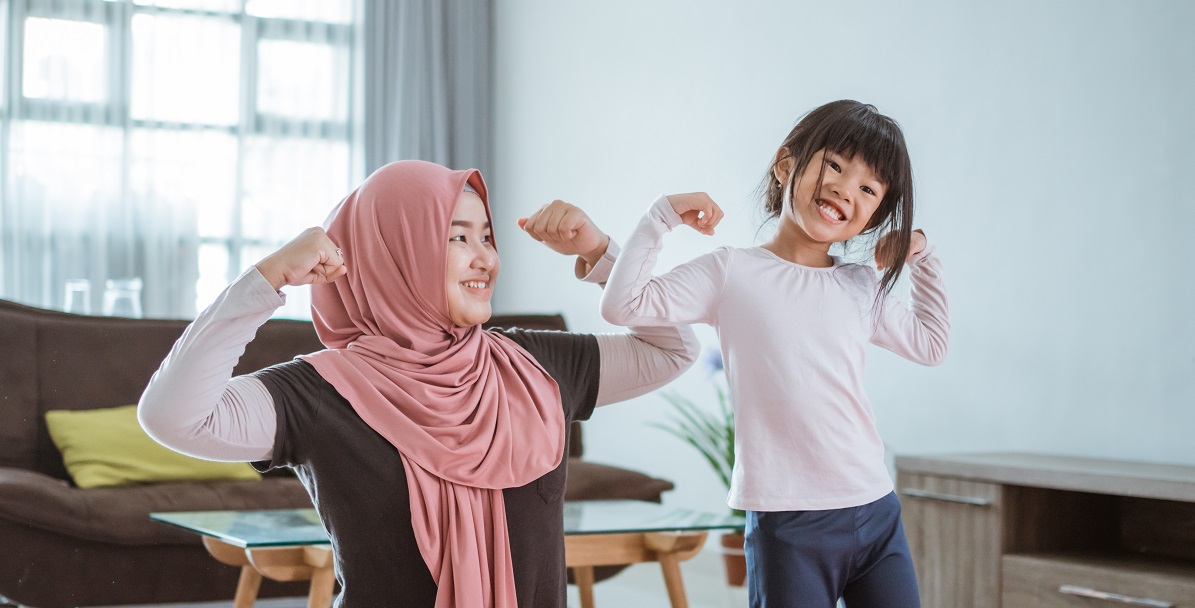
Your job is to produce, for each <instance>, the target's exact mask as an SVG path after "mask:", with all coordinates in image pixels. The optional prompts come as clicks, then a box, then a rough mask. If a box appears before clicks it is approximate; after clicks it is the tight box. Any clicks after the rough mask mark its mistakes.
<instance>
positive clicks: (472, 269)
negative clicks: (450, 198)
mask: <svg viewBox="0 0 1195 608" xmlns="http://www.w3.org/2000/svg"><path fill="white" fill-rule="evenodd" d="M498 267H499V261H498V251H497V250H496V249H494V241H493V237H492V233H491V226H490V218H489V216H488V215H487V214H486V210H485V203H483V202H482V201H481V197H479V196H477V194H475V193H473V192H462V193H461V195H460V197H459V198H458V199H457V202H456V210H455V211H453V213H452V223H451V225H450V226H449V228H448V252H447V260H445V264H444V289H445V293H446V295H447V298H448V317H449V318H450V319H452V323H453V324H454V325H456V326H457V327H472V326H473V325H478V324H481V323H484V322H486V321H488V320H489V319H490V316H491V315H492V314H493V311H492V310H491V309H490V298H492V297H493V295H494V280H495V279H497V278H498Z"/></svg>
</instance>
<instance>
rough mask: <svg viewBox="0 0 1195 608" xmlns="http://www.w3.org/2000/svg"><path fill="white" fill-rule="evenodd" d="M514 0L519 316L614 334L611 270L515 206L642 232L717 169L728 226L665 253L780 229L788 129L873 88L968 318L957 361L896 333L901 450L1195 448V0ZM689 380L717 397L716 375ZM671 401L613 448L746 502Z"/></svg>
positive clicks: (892, 437) (709, 496)
mask: <svg viewBox="0 0 1195 608" xmlns="http://www.w3.org/2000/svg"><path fill="white" fill-rule="evenodd" d="M495 6H496V8H495V19H496V31H495V55H494V81H495V83H496V100H495V106H494V121H495V124H496V129H497V130H496V133H495V137H496V139H495V142H496V143H495V146H496V147H495V150H494V152H495V154H494V157H495V165H494V171H493V174H492V175H490V176H489V183H490V185H491V189H492V193H493V200H494V209H495V213H496V215H497V218H498V221H499V229H498V237H499V245H500V246H501V251H502V255H503V260H504V262H505V272H504V273H503V276H502V278H501V280H500V282H499V288H498V295H497V306H498V308H499V310H502V311H507V312H513V311H546V312H555V311H562V312H563V313H564V314H565V315H566V318H567V319H568V321H569V323H570V325H571V327H572V328H573V329H575V330H578V331H586V332H599V331H613V330H614V329H615V328H611V327H610V326H608V325H607V324H605V323H604V321H602V319H601V318H600V317H599V316H598V314H597V300H598V297H599V296H598V294H597V292H596V288H594V287H590V286H586V285H582V284H578V283H575V282H572V281H571V280H569V278H568V277H571V261H570V260H565V259H563V258H561V257H559V256H555V255H554V254H552V253H551V252H549V251H547V250H546V249H544V248H542V246H540V245H538V244H536V243H534V242H532V241H531V240H530V239H526V238H525V237H523V236H521V235H520V234H518V233H517V231H516V230H515V229H514V228H513V226H514V220H515V218H516V217H518V216H520V215H525V214H527V213H528V212H530V211H532V210H534V209H535V208H537V207H538V206H539V205H542V204H544V203H546V202H548V201H550V200H552V199H553V198H562V199H564V200H568V201H570V202H574V203H576V204H579V205H581V206H582V207H583V208H585V209H586V210H588V211H589V212H590V214H591V215H592V216H593V217H594V218H595V219H596V220H597V221H598V223H599V225H601V226H602V227H603V228H604V229H605V230H606V231H608V232H610V233H611V234H613V235H614V236H615V237H616V238H620V239H625V237H626V235H627V234H628V233H629V231H630V230H631V229H632V227H633V226H634V224H635V222H636V221H637V219H638V217H639V215H640V213H641V211H642V210H643V209H644V208H645V207H646V205H647V204H648V203H649V202H650V201H651V199H652V198H653V197H654V196H655V195H656V194H658V193H661V192H687V191H693V190H705V191H708V192H710V193H711V194H712V195H713V196H714V198H715V199H716V200H718V201H720V202H721V203H722V205H723V207H724V208H725V209H727V212H728V217H727V220H726V222H725V223H724V224H723V226H722V227H721V228H720V229H719V233H718V235H717V236H716V237H714V238H712V239H710V238H703V237H699V236H697V235H695V234H693V233H689V232H686V233H683V234H682V233H679V232H678V233H676V234H674V235H672V236H671V237H670V239H669V240H668V241H667V244H666V246H667V248H666V250H665V256H664V259H663V260H662V262H663V265H662V267H661V269H663V268H664V267H668V266H671V265H674V264H676V263H679V262H681V261H684V260H687V259H689V258H691V257H694V256H696V255H698V254H700V253H703V252H705V251H708V250H709V249H711V248H713V247H715V246H716V245H721V244H734V245H750V244H754V243H756V242H757V238H756V237H757V235H756V229H757V228H758V226H759V218H760V214H759V213H758V211H757V207H758V203H757V201H756V200H755V198H754V197H753V195H752V191H753V189H754V187H755V186H756V183H757V180H758V179H759V178H760V176H761V175H762V173H763V171H764V170H765V168H766V164H767V161H768V159H769V157H770V156H771V154H772V153H773V152H774V150H775V148H776V147H777V146H778V145H779V142H780V140H781V138H782V137H783V136H784V135H785V134H786V133H787V132H788V130H789V129H790V128H791V127H792V125H793V124H794V121H795V120H796V119H797V117H798V116H799V115H800V114H802V113H804V112H805V111H807V110H809V109H811V108H813V107H815V106H817V105H820V104H821V103H824V102H826V101H830V100H833V99H840V98H854V99H859V100H862V101H866V102H869V103H873V104H875V105H876V106H878V108H879V109H880V111H882V112H884V113H887V114H889V115H891V116H893V117H894V118H896V119H897V120H898V121H899V122H900V123H901V124H902V125H903V127H904V129H905V133H906V136H907V138H908V141H909V144H910V148H911V152H912V155H913V166H914V173H915V176H916V179H917V188H918V189H917V196H918V199H917V200H918V203H919V209H918V213H917V224H918V225H919V226H921V227H923V228H925V229H926V231H927V232H928V233H929V235H930V236H931V237H932V238H933V239H934V240H935V241H936V242H937V243H938V244H939V246H940V252H941V255H942V257H943V258H944V261H945V264H946V270H947V272H948V275H947V280H948V286H949V288H950V296H951V306H952V319H953V323H954V330H953V336H952V344H951V353H950V356H949V358H948V360H947V362H946V363H945V364H943V365H942V366H941V367H937V368H922V367H919V366H917V365H915V364H912V363H909V362H907V361H904V360H902V359H899V358H897V357H896V356H894V355H892V354H890V353H887V352H885V351H881V350H879V349H875V350H874V351H873V353H872V356H871V359H870V361H869V363H870V369H869V370H868V377H869V380H868V387H869V390H870V393H871V396H872V399H873V403H874V408H875V411H876V415H877V418H878V420H879V425H880V430H881V431H882V433H883V434H884V436H885V438H886V440H887V442H888V444H889V446H890V447H891V449H892V450H893V451H895V452H896V453H931V452H947V451H972V450H1033V451H1041V452H1053V453H1068V454H1078V455H1090V456H1099V457H1110V458H1129V459H1141V460H1153V461H1165V462H1175V463H1187V464H1195V347H1193V346H1192V339H1193V338H1195V324H1193V322H1192V320H1191V314H1192V312H1193V311H1195V280H1193V279H1195V273H1193V272H1192V270H1191V267H1190V265H1189V264H1188V258H1189V257H1190V256H1191V254H1192V246H1191V245H1190V243H1191V239H1190V238H1188V233H1189V232H1190V231H1191V229H1192V223H1193V220H1195V152H1193V151H1192V140H1193V139H1195V115H1193V110H1195V36H1191V35H1190V31H1189V29H1188V28H1189V26H1190V24H1192V23H1195V3H1192V2H1188V1H1186V0H1170V1H1157V0H1133V1H1129V0H1054V1H1051V2H1038V1H1037V0H1018V1H1014V2H1001V3H993V2H984V3H979V2H956V1H948V0H917V1H915V2H907V3H905V2H901V3H895V2H885V1H878V0H867V1H860V2H853V3H850V4H849V5H844V4H842V3H835V2H787V1H780V0H777V1H774V2H735V3H729V2H714V1H710V0H704V1H696V2H695V1H691V0H650V1H647V0H603V1H601V2H555V1H550V0H503V1H502V2H498V3H496V4H495ZM902 292H903V288H902ZM699 332H700V334H699V335H701V337H702V338H703V340H704V341H706V343H707V344H711V345H712V344H713V343H714V336H713V333H712V331H711V330H710V329H709V328H706V327H703V328H700V329H699ZM671 389H674V390H682V391H684V392H685V393H687V394H690V395H692V396H697V397H700V398H704V397H705V396H706V395H708V394H709V393H708V387H707V385H706V384H705V380H704V378H703V376H702V375H701V374H700V373H699V372H690V373H689V374H688V375H687V376H685V377H684V378H682V379H681V380H680V381H679V382H677V383H675V384H674V385H673V386H672V387H671ZM667 412H668V408H667V406H666V404H665V403H664V402H663V401H662V400H661V399H660V398H659V397H658V396H656V395H652V396H648V397H643V398H640V399H637V400H634V401H633V402H630V403H626V404H620V405H614V406H611V407H609V408H606V409H604V410H601V411H599V412H598V413H597V415H596V416H595V417H594V419H593V421H592V422H590V423H589V425H588V430H587V433H588V434H587V447H586V449H587V453H588V455H589V456H590V457H591V458H593V459H595V460H600V461H605V462H610V463H615V464H620V465H625V466H629V467H635V468H638V469H641V470H645V471H649V472H651V473H654V474H657V475H660V476H663V477H666V478H670V479H673V480H675V481H676V482H677V486H678V488H677V490H676V492H674V493H672V496H671V497H669V499H668V500H669V502H672V503H674V504H690V505H697V506H701V507H706V508H712V509H716V508H719V507H720V505H722V500H723V492H722V491H721V489H720V488H718V486H717V482H716V481H715V480H714V478H713V477H712V476H711V475H710V474H709V473H708V472H707V470H706V467H705V465H704V464H703V463H702V462H701V461H700V460H699V459H698V458H697V457H696V454H695V453H694V452H691V451H689V449H688V448H686V447H684V446H683V445H682V444H680V443H679V442H677V441H676V440H674V439H672V438H670V437H669V436H667V435H665V434H663V433H662V432H661V431H659V430H657V429H654V428H651V427H649V426H648V425H647V422H648V421H652V420H662V419H664V418H666V416H667Z"/></svg>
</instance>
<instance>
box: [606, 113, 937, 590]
mask: <svg viewBox="0 0 1195 608" xmlns="http://www.w3.org/2000/svg"><path fill="white" fill-rule="evenodd" d="M763 190H764V191H765V192H766V194H765V195H764V205H765V209H766V210H767V211H768V213H769V214H770V215H771V217H772V218H778V225H777V228H776V233H775V235H774V236H773V237H772V238H771V240H769V241H768V242H767V243H765V244H764V245H763V246H762V247H751V248H745V249H744V248H731V247H724V248H720V249H718V250H716V251H714V252H712V253H709V254H706V255H703V256H701V257H699V258H697V259H695V260H693V261H691V262H688V263H686V264H683V265H681V266H679V267H677V268H675V269H674V270H672V271H671V272H668V273H666V274H664V275H661V276H656V277H653V276H652V269H653V267H654V266H655V262H656V257H657V255H658V253H659V250H660V240H661V238H662V237H663V235H664V234H665V233H666V232H668V231H669V230H671V229H672V228H674V227H676V226H678V225H680V224H682V223H683V224H687V225H689V226H691V227H693V228H694V229H696V230H698V231H700V232H702V233H704V234H712V233H713V229H714V226H715V225H717V223H718V222H719V221H720V220H721V218H722V211H721V210H720V209H719V208H718V206H717V205H716V204H715V203H714V202H713V201H712V200H711V199H710V198H709V197H708V196H706V195H705V194H703V193H694V194H680V195H670V196H666V197H665V196H661V197H660V198H659V199H657V200H656V201H655V203H653V204H652V206H651V208H650V209H649V210H648V212H647V214H646V215H645V216H644V218H643V219H642V220H641V221H640V223H639V225H638V227H637V228H636V230H635V232H634V234H633V235H632V236H631V238H630V239H628V241H627V244H626V248H625V249H624V250H623V251H622V253H621V255H620V256H619V258H618V261H617V262H616V263H615V265H614V270H613V271H612V274H611V276H610V280H609V282H608V284H607V286H606V291H605V294H604V295H603V297H602V315H603V316H604V317H605V318H606V320H607V321H610V322H611V323H615V324H619V325H682V324H686V323H708V324H710V325H712V326H713V327H714V328H716V329H717V331H718V336H719V340H720V342H721V349H722V354H723V358H724V360H725V364H726V372H727V379H728V382H729V385H730V392H731V396H732V400H733V403H734V407H735V420H736V435H735V455H736V458H735V466H734V472H733V479H732V484H731V489H730V496H729V501H728V502H729V504H730V506H731V507H734V508H737V509H744V510H746V511H747V534H746V537H747V544H746V552H747V566H748V572H749V575H748V580H749V585H750V590H749V593H750V597H751V606H753V607H760V606H767V607H775V606H794V607H801V608H811V607H821V608H831V607H832V606H834V605H835V602H836V601H837V600H838V599H839V598H843V599H845V601H846V604H847V605H848V606H849V607H850V608H867V607H879V606H883V607H887V608H891V607H906V606H918V605H919V600H918V594H917V582H916V580H915V578H914V573H913V564H912V560H911V558H910V556H909V549H908V544H907V542H906V540H905V535H904V530H903V528H902V527H901V522H900V504H899V502H898V500H897V498H896V495H895V494H894V493H893V491H892V490H893V486H892V480H891V478H890V477H889V475H888V471H887V467H886V466H885V463H884V444H883V442H882V441H881V439H880V435H879V433H878V432H877V431H876V426H875V417H874V416H873V414H872V411H871V407H870V405H869V403H868V398H867V394H866V393H865V392H864V389H863V370H864V367H865V358H866V357H865V355H866V346H867V343H868V342H871V343H873V344H877V345H879V346H882V347H884V348H886V349H888V350H890V351H892V352H895V353H897V354H899V355H901V356H903V357H905V358H907V359H910V360H912V361H916V362H918V363H921V364H924V365H935V364H937V363H940V362H941V361H942V359H943V357H944V356H945V354H946V346H947V340H948V335H949V329H950V323H949V319H948V315H947V305H946V291H945V287H944V286H943V284H942V277H941V263H940V262H939V261H938V258H937V257H936V256H935V255H934V253H933V248H932V247H931V246H930V245H929V244H928V242H927V241H926V238H925V236H924V235H923V234H922V233H921V232H920V231H913V230H912V227H911V225H912V219H913V188H912V170H911V168H910V163H909V156H908V152H907V150H906V148H905V142H904V136H903V135H902V133H901V130H900V127H899V126H898V125H897V124H896V122H895V121H893V120H892V119H891V118H888V117H887V116H884V115H882V114H880V113H879V112H877V111H876V109H875V108H874V107H872V106H870V105H866V104H862V103H858V102H855V101H836V102H833V103H829V104H826V105H824V106H822V107H820V108H817V109H815V110H813V111H812V112H810V113H809V114H807V115H806V116H805V117H804V118H802V119H801V121H800V122H799V123H798V124H797V126H796V127H795V128H794V129H793V130H792V132H790V133H789V134H788V137H786V138H785V140H784V143H783V144H782V145H781V147H780V149H779V150H778V151H777V152H776V156H775V159H774V160H773V162H772V163H771V166H770V167H769V168H768V172H767V175H766V178H765V182H764V186H763ZM880 232H884V233H887V234H886V235H885V236H884V238H882V239H880V241H879V243H878V246H877V248H876V262H877V266H878V268H879V269H881V270H883V271H884V272H883V275H882V277H878V278H877V276H876V273H875V271H873V270H872V269H871V268H869V267H867V266H863V265H860V264H850V263H846V262H844V261H843V260H842V259H841V258H839V257H836V256H832V255H830V254H829V250H830V247H831V245H833V244H835V243H842V242H846V241H851V240H852V239H854V238H855V237H858V236H860V235H874V234H878V233H880ZM905 265H908V266H909V267H911V268H912V282H913V288H912V307H911V308H906V307H905V306H902V305H901V304H900V303H899V302H898V301H897V300H896V299H895V298H894V297H891V296H889V292H890V291H891V290H892V287H893V285H894V284H895V281H896V280H897V278H898V277H899V276H900V273H901V270H902V268H903V267H904V266H905Z"/></svg>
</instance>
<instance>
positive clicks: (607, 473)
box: [564, 458, 674, 502]
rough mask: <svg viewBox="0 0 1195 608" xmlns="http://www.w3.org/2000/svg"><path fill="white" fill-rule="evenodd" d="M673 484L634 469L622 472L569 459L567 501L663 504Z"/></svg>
mask: <svg viewBox="0 0 1195 608" xmlns="http://www.w3.org/2000/svg"><path fill="white" fill-rule="evenodd" d="M673 487H674V486H673V485H672V482H670V481H666V480H663V479H657V478H655V477H652V476H650V475H645V474H643V473H640V472H638V471H632V470H630V469H621V468H618V467H612V466H608V465H604V464H598V463H596V462H588V461H585V460H581V459H580V458H569V459H568V485H567V486H566V490H565V494H564V499H565V500H607V499H621V498H625V499H631V500H650V501H652V502H660V493H661V492H666V491H668V490H671V489H672V488H673Z"/></svg>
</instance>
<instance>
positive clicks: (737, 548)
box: [652, 349, 747, 585]
mask: <svg viewBox="0 0 1195 608" xmlns="http://www.w3.org/2000/svg"><path fill="white" fill-rule="evenodd" d="M705 367H706V372H707V374H708V377H709V380H710V384H711V385H712V386H713V388H714V401H715V402H716V403H717V406H718V407H717V409H716V410H714V411H710V410H708V409H705V408H702V407H699V406H698V405H697V404H696V403H695V402H694V401H693V400H691V399H689V398H687V397H685V396H683V395H681V394H679V393H675V392H670V393H663V395H662V396H663V397H664V399H665V400H666V401H668V403H669V404H671V405H672V409H673V413H674V414H675V415H674V416H673V418H672V420H671V421H670V422H668V423H666V424H661V423H653V424H652V426H655V427H656V428H659V429H661V430H663V431H665V432H667V433H669V434H670V435H672V436H674V437H676V438H678V439H680V440H681V441H683V442H685V443H686V444H688V445H689V446H691V447H692V448H693V449H695V450H697V452H698V453H700V454H701V456H702V458H703V459H704V460H705V462H706V463H707V464H709V465H710V468H712V469H713V471H714V474H715V475H717V476H718V479H719V480H720V481H721V482H722V485H723V486H724V487H725V488H726V490H727V491H730V476H731V472H732V471H733V470H734V408H733V407H732V406H731V403H730V396H729V394H728V393H727V389H726V386H725V373H724V372H725V369H724V367H723V364H722V352H721V351H719V350H717V349H712V350H710V351H709V353H708V354H707V355H706V357H705ZM731 512H732V513H734V514H735V515H738V516H742V515H744V513H743V511H741V510H739V509H731ZM722 557H723V561H724V563H725V565H726V580H727V582H728V583H730V584H731V585H743V584H744V583H745V581H746V576H747V563H746V559H745V556H744V554H743V531H742V530H736V531H734V532H730V533H727V534H723V535H722Z"/></svg>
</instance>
